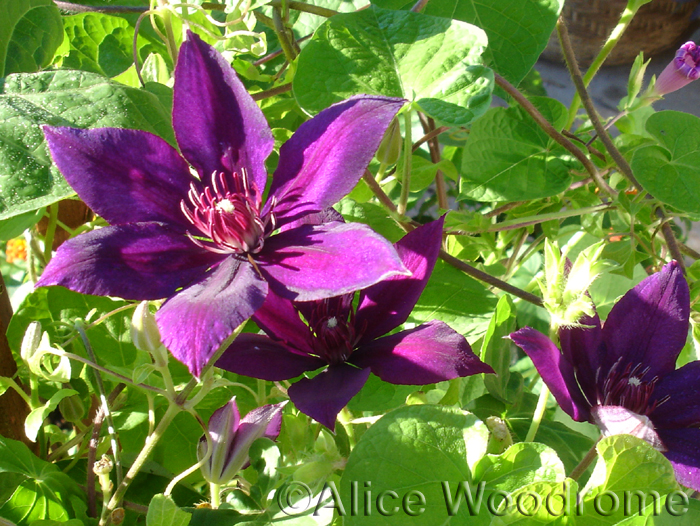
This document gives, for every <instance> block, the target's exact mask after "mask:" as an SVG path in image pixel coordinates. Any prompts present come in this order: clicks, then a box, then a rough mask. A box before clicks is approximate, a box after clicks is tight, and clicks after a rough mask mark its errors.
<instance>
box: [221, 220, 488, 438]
mask: <svg viewBox="0 0 700 526" xmlns="http://www.w3.org/2000/svg"><path fill="white" fill-rule="evenodd" d="M442 224H443V219H439V220H437V221H433V222H432V223H429V224H426V225H424V226H422V227H419V228H417V229H416V230H414V231H413V232H411V233H409V234H407V235H406V236H404V238H403V239H401V241H399V242H398V243H396V245H395V246H396V250H397V251H398V253H399V256H400V257H401V260H402V261H403V263H404V265H406V267H407V268H408V269H409V270H410V271H411V272H412V275H411V276H409V277H406V276H395V277H392V278H389V279H387V280H384V281H382V282H381V283H377V284H376V285H373V286H371V287H369V288H367V289H365V290H363V291H362V292H361V293H360V298H359V303H358V307H357V310H355V309H354V308H353V297H354V294H344V295H342V296H337V297H334V298H330V299H325V300H321V301H313V302H304V303H301V302H291V301H289V300H287V299H284V298H281V297H279V296H277V295H276V294H274V293H270V294H269V295H268V297H267V300H266V301H265V304H264V305H263V307H262V308H261V309H260V310H258V311H257V312H256V313H255V315H254V318H253V319H254V320H255V321H256V322H257V324H258V325H259V326H260V327H261V328H262V329H263V330H264V331H265V333H267V335H268V336H264V335H260V334H242V335H240V336H239V337H238V338H237V339H236V341H234V342H233V344H232V345H231V347H229V348H228V349H227V350H226V351H225V352H224V354H223V355H222V356H221V358H219V360H218V362H217V363H216V365H217V366H218V367H221V368H223V369H226V370H229V371H232V372H235V373H238V374H243V375H246V376H252V377H254V378H261V379H263V380H270V381H279V380H289V379H291V378H295V377H296V376H299V375H300V374H302V373H304V372H306V371H314V370H316V369H319V368H321V367H325V366H327V369H326V370H325V371H323V372H321V373H320V374H317V375H316V376H314V377H313V378H303V379H301V380H299V381H298V382H296V383H294V384H293V385H292V386H291V387H290V388H289V391H288V394H289V398H290V399H291V400H292V401H293V402H294V404H295V405H296V406H297V408H298V409H299V410H300V411H302V412H304V413H306V414H307V415H309V416H311V417H312V418H314V419H315V420H317V421H319V422H321V423H322V424H323V425H325V426H327V427H328V428H330V429H333V428H334V426H335V419H336V416H337V415H338V412H339V411H340V410H341V409H342V408H343V407H345V405H346V404H347V403H348V402H349V401H350V399H351V398H352V397H353V396H355V395H356V394H357V393H358V392H359V390H360V389H361V388H362V386H363V385H364V384H365V382H366V381H367V378H368V377H369V373H370V372H373V373H374V374H376V375H377V376H378V377H379V378H381V379H382V380H384V381H386V382H390V383H393V384H406V385H425V384H431V383H435V382H440V381H443V380H450V379H452V378H457V377H460V376H469V375H472V374H476V373H492V372H493V369H491V367H489V366H488V365H487V364H485V363H483V362H481V360H479V358H477V356H476V355H475V354H474V353H473V352H472V350H471V348H470V347H469V344H468V343H467V340H465V338H464V336H462V335H461V334H458V333H457V332H455V331H454V330H452V329H451V328H450V327H448V326H447V325H446V324H444V323H443V322H440V321H432V322H429V323H426V324H423V325H420V326H418V327H415V328H414V329H410V330H406V331H402V332H398V333H396V334H392V335H390V336H383V335H384V334H386V333H388V332H390V331H391V330H393V329H395V328H396V327H398V326H399V325H401V324H402V323H403V322H405V321H406V319H407V318H408V315H409V314H410V313H411V311H412V310H413V307H414V305H415V304H416V302H417V301H418V298H419V296H420V295H421V292H423V289H424V288H425V285H426V283H427V282H428V278H429V277H430V273H431V272H432V270H433V267H434V266H435V261H436V259H437V256H438V252H439V249H440V242H441V239H442ZM300 316H301V317H303V318H304V319H305V320H306V323H305V322H304V321H302V319H301V317H300ZM382 336H383V337H382Z"/></svg>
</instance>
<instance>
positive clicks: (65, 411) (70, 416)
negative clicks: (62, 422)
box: [58, 395, 85, 423]
mask: <svg viewBox="0 0 700 526" xmlns="http://www.w3.org/2000/svg"><path fill="white" fill-rule="evenodd" d="M58 409H59V410H60V411H61V415H63V418H65V419H66V420H67V421H68V422H73V423H77V422H80V421H81V420H82V418H83V417H84V416H85V405H84V404H83V401H82V399H81V398H80V395H72V396H67V397H66V398H62V399H61V401H60V402H59V403H58Z"/></svg>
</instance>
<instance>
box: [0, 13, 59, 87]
mask: <svg viewBox="0 0 700 526" xmlns="http://www.w3.org/2000/svg"><path fill="white" fill-rule="evenodd" d="M61 42H63V23H62V21H61V14H60V13H59V12H58V8H57V7H56V6H55V5H54V3H53V2H52V1H51V0H9V1H5V2H2V3H1V4H0V77H5V76H7V75H9V74H10V73H24V72H29V73H30V72H34V71H38V70H40V69H42V68H44V67H46V66H48V65H49V64H50V63H51V60H52V59H53V56H54V53H56V50H57V49H58V46H60V45H61Z"/></svg>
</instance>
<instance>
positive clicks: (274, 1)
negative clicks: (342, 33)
mask: <svg viewBox="0 0 700 526" xmlns="http://www.w3.org/2000/svg"><path fill="white" fill-rule="evenodd" d="M286 4H287V6H288V7H289V9H294V10H295V11H304V12H305V13H311V14H312V15H318V16H323V17H325V18H330V17H332V16H333V15H337V14H338V11H334V10H333V9H327V8H325V7H320V6H316V5H313V4H307V3H304V2H295V1H294V0H290V1H289V2H286ZM268 5H271V6H272V7H282V0H271V1H270V2H268Z"/></svg>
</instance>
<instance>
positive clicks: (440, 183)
mask: <svg viewBox="0 0 700 526" xmlns="http://www.w3.org/2000/svg"><path fill="white" fill-rule="evenodd" d="M418 118H419V119H420V123H421V126H423V131H424V132H425V134H426V135H427V134H429V133H430V132H432V131H433V130H435V121H434V120H433V119H432V118H430V117H428V116H426V115H423V114H422V113H421V112H418ZM428 149H429V150H430V160H431V161H432V162H433V164H437V163H439V162H440V145H439V144H438V141H437V136H433V137H432V138H431V139H430V140H429V141H428ZM435 193H436V194H437V200H438V208H440V209H441V210H449V209H450V204H449V202H448V201H447V186H446V184H445V176H444V175H443V173H442V172H441V171H440V170H437V171H436V172H435Z"/></svg>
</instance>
